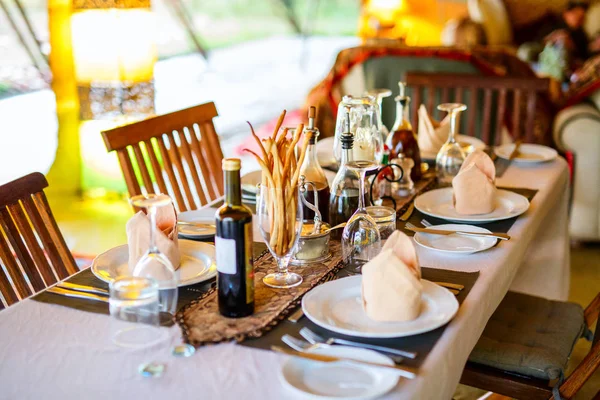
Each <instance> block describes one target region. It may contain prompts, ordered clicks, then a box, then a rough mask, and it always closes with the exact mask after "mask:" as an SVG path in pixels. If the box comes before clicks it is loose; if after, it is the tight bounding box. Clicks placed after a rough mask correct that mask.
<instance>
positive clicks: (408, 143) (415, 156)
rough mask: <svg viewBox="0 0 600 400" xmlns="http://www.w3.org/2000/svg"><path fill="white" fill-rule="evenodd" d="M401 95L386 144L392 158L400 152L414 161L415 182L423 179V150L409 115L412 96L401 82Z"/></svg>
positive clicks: (412, 174) (413, 175)
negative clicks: (406, 91) (420, 148)
mask: <svg viewBox="0 0 600 400" xmlns="http://www.w3.org/2000/svg"><path fill="white" fill-rule="evenodd" d="M399 85H400V95H399V96H397V97H396V98H395V100H396V122H395V123H394V127H393V128H392V132H391V133H390V135H389V136H388V138H387V141H386V145H387V146H388V147H389V149H390V159H394V158H397V157H398V156H399V155H400V154H403V155H404V157H406V158H410V159H412V160H413V161H414V163H415V165H414V168H413V169H412V170H411V172H410V178H411V179H412V180H413V182H416V181H418V180H419V179H421V175H422V173H421V151H420V150H419V143H418V141H417V135H415V133H414V131H413V128H412V125H411V123H410V119H409V117H408V111H409V105H410V97H408V96H405V95H404V83H403V82H399Z"/></svg>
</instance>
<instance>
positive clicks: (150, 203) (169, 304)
mask: <svg viewBox="0 0 600 400" xmlns="http://www.w3.org/2000/svg"><path fill="white" fill-rule="evenodd" d="M130 202H131V204H132V205H133V206H135V207H139V208H146V210H147V212H148V215H150V247H149V248H148V251H147V252H146V254H144V256H143V257H142V258H141V259H140V260H139V261H138V263H137V264H136V265H135V267H134V268H133V276H137V277H143V278H151V279H154V280H155V281H156V283H157V284H158V305H159V311H160V313H161V322H163V323H164V322H167V320H172V318H173V316H174V315H175V312H176V311H177V284H178V279H177V274H176V273H175V268H174V267H173V264H171V261H169V259H168V258H167V257H166V256H165V255H164V254H163V253H161V252H160V250H159V249H158V247H157V245H156V235H157V232H156V231H157V229H158V228H157V226H156V213H157V209H158V207H163V206H170V205H171V198H170V197H169V196H167V195H166V194H145V195H143V194H142V195H138V196H134V197H132V198H131V199H130Z"/></svg>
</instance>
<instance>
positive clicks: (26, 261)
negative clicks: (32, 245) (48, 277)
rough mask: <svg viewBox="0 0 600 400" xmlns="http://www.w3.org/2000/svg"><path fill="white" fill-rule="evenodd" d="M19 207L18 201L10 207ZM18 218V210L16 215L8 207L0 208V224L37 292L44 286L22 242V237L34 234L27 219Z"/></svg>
mask: <svg viewBox="0 0 600 400" xmlns="http://www.w3.org/2000/svg"><path fill="white" fill-rule="evenodd" d="M9 207H10V206H9ZM20 208H21V206H20V205H19V203H15V204H14V205H13V207H12V209H17V210H20ZM19 218H20V215H19V214H18V212H17V213H16V215H12V216H11V212H9V210H8V208H3V209H0V224H2V229H4V233H5V235H6V238H7V239H8V242H9V243H10V245H11V247H12V249H13V252H14V253H15V255H16V258H17V260H19V262H20V264H21V268H22V269H23V272H24V273H25V276H27V278H28V279H29V282H30V283H31V286H32V287H33V290H35V291H36V292H38V291H40V290H42V289H44V288H45V287H46V286H45V285H44V281H43V280H42V277H41V275H40V274H39V272H38V271H37V269H36V267H35V262H34V260H33V258H32V257H31V254H29V251H28V249H27V246H25V243H24V242H23V239H25V240H27V238H28V237H31V238H35V236H34V234H33V232H32V231H31V228H30V227H29V224H27V221H26V220H25V221H20V220H19ZM13 219H14V221H13ZM15 222H16V223H17V224H18V227H17V225H15ZM29 242H30V241H28V245H29Z"/></svg>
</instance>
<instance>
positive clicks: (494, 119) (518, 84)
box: [406, 72, 550, 144]
mask: <svg viewBox="0 0 600 400" xmlns="http://www.w3.org/2000/svg"><path fill="white" fill-rule="evenodd" d="M406 84H407V86H409V87H410V88H411V93H412V99H413V107H412V109H411V112H412V115H411V120H412V121H417V119H418V115H417V112H418V107H419V106H420V104H421V103H422V102H423V101H422V99H425V106H426V108H427V111H428V112H429V114H430V115H439V113H438V111H437V110H436V109H434V105H435V103H436V102H439V103H448V102H456V103H466V105H467V110H466V111H464V112H463V114H464V116H465V117H466V118H461V121H460V124H461V130H460V133H462V134H466V135H469V136H478V137H479V138H480V139H481V140H483V141H484V142H485V143H486V144H500V141H501V138H502V134H501V132H502V128H503V126H506V127H507V129H508V130H509V132H510V133H511V136H512V137H513V139H515V140H516V139H522V140H523V141H525V142H529V143H535V142H544V141H546V140H547V139H548V137H549V134H550V133H549V132H535V129H534V123H535V118H536V110H537V107H536V104H537V101H538V96H539V95H545V94H547V93H548V91H549V86H550V80H549V79H546V78H521V77H519V78H517V77H504V76H481V75H473V74H447V73H441V74H438V73H417V72H408V73H407V74H406ZM478 116H480V121H477V118H478ZM476 127H478V129H477V128H476Z"/></svg>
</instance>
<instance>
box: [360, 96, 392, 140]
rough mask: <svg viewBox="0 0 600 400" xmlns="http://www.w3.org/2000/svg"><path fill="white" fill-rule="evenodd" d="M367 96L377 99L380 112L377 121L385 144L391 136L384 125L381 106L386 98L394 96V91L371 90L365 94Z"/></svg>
mask: <svg viewBox="0 0 600 400" xmlns="http://www.w3.org/2000/svg"><path fill="white" fill-rule="evenodd" d="M365 95H366V96H371V97H374V98H375V102H376V103H377V107H378V111H379V113H378V114H377V121H378V123H379V129H380V131H381V137H382V140H383V143H385V140H386V139H387V137H388V135H389V134H390V131H389V130H388V128H387V127H386V126H385V125H384V124H383V120H382V109H381V105H382V103H383V99H385V98H386V97H390V96H391V95H392V91H391V90H390V89H371V90H367V91H366V92H365Z"/></svg>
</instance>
